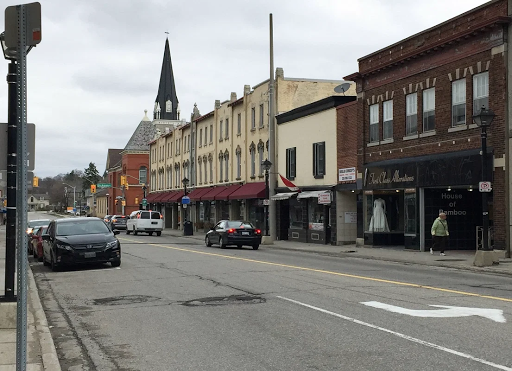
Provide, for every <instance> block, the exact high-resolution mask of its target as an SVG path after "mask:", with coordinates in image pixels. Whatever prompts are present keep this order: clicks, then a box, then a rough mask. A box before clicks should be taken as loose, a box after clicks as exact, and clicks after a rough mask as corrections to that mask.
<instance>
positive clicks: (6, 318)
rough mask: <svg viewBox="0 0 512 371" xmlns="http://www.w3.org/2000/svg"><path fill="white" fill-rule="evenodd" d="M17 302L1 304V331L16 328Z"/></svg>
mask: <svg viewBox="0 0 512 371" xmlns="http://www.w3.org/2000/svg"><path fill="white" fill-rule="evenodd" d="M16 308H17V304H16V302H1V303H0V329H15V328H16V317H17V314H16Z"/></svg>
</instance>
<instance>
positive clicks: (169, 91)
mask: <svg viewBox="0 0 512 371" xmlns="http://www.w3.org/2000/svg"><path fill="white" fill-rule="evenodd" d="M178 110H179V107H178V96H177V95H176V87H175V86H174V75H173V72H172V63H171V50H170V48H169V39H166V40H165V50H164V60H163V62H162V72H161V73H160V84H159V86H158V94H157V96H156V99H155V108H154V110H153V119H162V120H178V119H179V114H178Z"/></svg>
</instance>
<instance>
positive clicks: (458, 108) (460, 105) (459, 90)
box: [452, 79, 466, 126]
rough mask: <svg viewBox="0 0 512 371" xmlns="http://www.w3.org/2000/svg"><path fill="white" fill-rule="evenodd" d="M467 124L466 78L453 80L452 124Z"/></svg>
mask: <svg viewBox="0 0 512 371" xmlns="http://www.w3.org/2000/svg"><path fill="white" fill-rule="evenodd" d="M464 124H466V80H465V79H462V80H457V81H454V82H452V126H457V125H464Z"/></svg>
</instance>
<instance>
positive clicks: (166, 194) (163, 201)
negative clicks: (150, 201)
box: [159, 191, 176, 203]
mask: <svg viewBox="0 0 512 371" xmlns="http://www.w3.org/2000/svg"><path fill="white" fill-rule="evenodd" d="M175 193H176V191H169V192H165V194H164V196H163V197H162V198H160V200H159V201H160V202H161V203H166V202H169V199H170V198H171V197H172V196H174V194H175Z"/></svg>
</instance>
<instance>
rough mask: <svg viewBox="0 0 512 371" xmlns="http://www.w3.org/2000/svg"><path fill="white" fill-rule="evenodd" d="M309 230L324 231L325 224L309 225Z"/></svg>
mask: <svg viewBox="0 0 512 371" xmlns="http://www.w3.org/2000/svg"><path fill="white" fill-rule="evenodd" d="M309 229H310V230H312V231H323V230H324V223H309Z"/></svg>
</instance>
